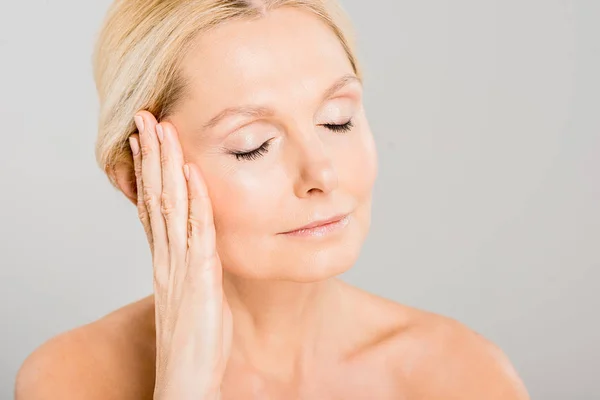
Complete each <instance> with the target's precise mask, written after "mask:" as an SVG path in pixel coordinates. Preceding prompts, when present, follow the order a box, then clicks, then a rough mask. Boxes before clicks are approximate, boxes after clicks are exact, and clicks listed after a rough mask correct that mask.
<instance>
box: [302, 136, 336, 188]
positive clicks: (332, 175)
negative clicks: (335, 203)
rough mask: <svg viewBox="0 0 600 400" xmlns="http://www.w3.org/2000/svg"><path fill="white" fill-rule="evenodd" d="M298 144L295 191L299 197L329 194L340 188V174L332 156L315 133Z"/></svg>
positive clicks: (303, 137)
mask: <svg viewBox="0 0 600 400" xmlns="http://www.w3.org/2000/svg"><path fill="white" fill-rule="evenodd" d="M296 144H297V147H296V149H297V151H298V153H297V160H298V164H297V170H296V171H297V179H296V181H295V183H294V191H295V194H296V196H297V197H307V196H312V195H315V194H317V193H329V192H331V191H332V190H334V189H335V188H336V187H337V186H338V174H337V171H336V170H335V166H334V164H333V160H332V158H331V155H330V154H328V152H327V149H326V147H325V146H324V144H323V142H322V141H321V140H320V138H319V136H318V135H317V134H315V133H314V132H313V133H312V134H311V135H303V136H302V138H301V139H300V140H298V141H297V142H296Z"/></svg>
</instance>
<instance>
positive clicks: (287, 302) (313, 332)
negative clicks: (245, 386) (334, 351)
mask: <svg viewBox="0 0 600 400" xmlns="http://www.w3.org/2000/svg"><path fill="white" fill-rule="evenodd" d="M223 287H224V291H225V295H226V297H227V301H228V302H229V306H230V307H231V311H232V315H233V339H232V350H231V357H232V358H235V359H236V360H239V361H241V362H243V363H244V364H246V365H248V364H249V365H250V366H251V367H252V368H255V369H257V370H259V371H261V372H263V373H267V374H273V375H277V376H278V377H279V378H281V379H285V380H288V379H290V377H291V376H296V375H298V374H303V373H304V371H305V370H306V369H309V368H311V365H312V364H313V360H315V358H317V357H319V356H322V355H323V354H324V353H323V351H324V350H325V349H331V344H332V343H331V342H330V340H329V339H328V338H329V337H332V334H333V327H334V326H335V325H336V318H340V316H341V314H342V313H341V310H340V307H341V296H340V293H341V285H340V282H339V281H338V280H337V279H334V278H330V279H327V280H324V281H319V282H313V283H297V282H290V281H265V280H250V279H245V278H240V277H238V276H234V275H232V274H228V273H227V272H225V275H224V282H223ZM326 333H327V334H328V335H327V336H325V334H326ZM330 351H331V350H330Z"/></svg>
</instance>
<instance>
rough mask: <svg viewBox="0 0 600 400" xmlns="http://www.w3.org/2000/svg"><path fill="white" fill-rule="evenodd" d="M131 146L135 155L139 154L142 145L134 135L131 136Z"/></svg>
mask: <svg viewBox="0 0 600 400" xmlns="http://www.w3.org/2000/svg"><path fill="white" fill-rule="evenodd" d="M129 146H130V147H131V152H132V153H133V155H134V156H137V155H138V154H139V153H140V146H139V145H138V141H137V139H136V138H134V137H131V136H130V137H129Z"/></svg>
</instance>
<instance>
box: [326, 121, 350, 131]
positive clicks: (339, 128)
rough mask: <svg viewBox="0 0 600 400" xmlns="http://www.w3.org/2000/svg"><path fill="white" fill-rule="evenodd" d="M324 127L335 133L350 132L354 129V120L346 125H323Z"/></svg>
mask: <svg viewBox="0 0 600 400" xmlns="http://www.w3.org/2000/svg"><path fill="white" fill-rule="evenodd" d="M322 126H324V127H325V128H327V129H329V130H332V131H334V132H348V131H349V130H350V129H352V127H353V126H354V124H353V123H352V120H349V121H348V122H346V123H345V124H339V125H337V124H323V125H322Z"/></svg>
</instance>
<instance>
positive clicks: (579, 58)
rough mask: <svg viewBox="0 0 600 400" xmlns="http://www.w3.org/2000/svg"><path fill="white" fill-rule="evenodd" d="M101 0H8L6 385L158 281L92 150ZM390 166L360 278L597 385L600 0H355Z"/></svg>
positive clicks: (2, 6) (529, 359) (570, 395)
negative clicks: (51, 347) (59, 339)
mask: <svg viewBox="0 0 600 400" xmlns="http://www.w3.org/2000/svg"><path fill="white" fill-rule="evenodd" d="M108 4H109V1H108V0H102V1H101V0H95V1H80V0H54V1H53V0H46V1H40V0H38V1H19V2H17V1H8V0H1V1H0V121H1V126H2V129H1V130H2V134H1V136H0V137H1V138H2V141H3V142H2V144H0V149H1V151H2V153H1V156H0V179H1V182H2V185H1V189H0V191H1V193H2V196H0V218H1V219H0V235H1V238H0V239H1V242H0V243H1V244H0V249H1V253H0V257H1V259H0V261H1V262H2V264H3V266H2V269H1V271H2V272H1V274H2V276H1V277H0V278H1V279H0V307H1V314H0V317H1V318H2V322H3V328H2V349H1V351H2V359H1V363H0V398H2V399H5V398H6V399H9V398H12V390H13V384H14V377H15V373H16V371H17V368H18V366H19V365H20V363H21V362H22V361H23V360H24V358H25V356H26V355H27V354H28V353H30V352H31V351H32V350H33V349H34V348H35V347H37V346H38V345H40V344H41V343H42V342H43V341H45V340H46V339H48V338H50V337H51V336H53V335H55V334H57V333H59V332H62V331H64V330H67V329H70V328H73V327H75V326H78V325H81V324H84V323H87V322H90V321H92V320H94V319H96V318H98V317H100V316H102V315H104V314H106V313H107V312H109V311H111V310H113V309H115V308H118V307H120V306H122V305H124V304H126V303H128V302H131V301H134V300H136V299H138V298H140V297H143V296H145V295H147V294H149V293H150V292H151V290H152V284H151V262H150V255H149V252H148V248H147V244H146V239H145V236H144V233H143V230H142V227H141V225H140V224H139V221H138V219H137V215H136V210H135V208H134V207H133V205H131V204H130V203H129V202H128V201H126V199H125V197H124V196H122V195H121V194H120V193H117V192H116V191H113V190H112V189H111V187H110V186H109V184H108V182H107V181H106V180H105V178H104V177H103V175H102V172H101V171H100V170H99V169H97V167H96V166H95V163H94V160H93V148H94V140H95V134H96V131H95V129H96V126H95V122H96V116H97V101H96V97H95V96H96V95H95V91H94V86H93V81H92V75H91V74H92V72H91V61H90V57H91V51H92V44H93V41H94V35H95V32H96V31H97V29H98V28H99V24H100V22H101V19H102V18H103V16H104V12H105V11H106V9H107V7H108ZM343 4H345V6H346V8H347V10H348V11H349V13H350V15H351V17H352V18H353V20H354V23H355V26H356V29H357V31H358V35H359V45H360V48H359V54H360V56H361V59H362V62H363V65H364V68H365V73H366V104H365V105H366V108H367V113H368V115H369V117H370V122H371V125H372V128H373V131H374V134H375V136H376V141H377V146H378V152H379V160H380V174H379V180H378V181H377V184H376V187H375V197H374V200H375V203H374V210H373V226H372V231H371V235H370V237H369V239H368V240H367V243H366V245H365V248H364V250H363V253H362V255H361V258H360V260H359V263H358V264H357V265H356V267H355V268H354V269H353V270H351V271H350V272H348V273H347V274H345V276H344V277H345V279H346V280H347V281H349V282H351V283H353V284H356V285H358V286H360V287H363V288H365V289H367V290H370V291H372V292H375V293H377V294H379V295H382V296H385V297H389V298H392V299H394V300H397V301H399V302H403V303H406V304H410V305H414V306H417V307H420V308H425V309H428V310H432V311H435V312H439V313H442V314H445V315H449V316H452V317H454V318H456V319H458V320H460V321H462V322H464V323H466V324H467V325H468V326H470V327H471V328H473V329H475V330H477V331H479V332H480V333H482V334H484V335H485V336H486V337H488V338H489V339H491V340H493V341H494V342H496V343H497V344H498V345H499V346H500V347H502V348H503V349H504V351H505V352H506V353H507V354H508V356H509V357H510V359H511V360H512V361H513V363H514V365H515V366H516V368H517V370H518V371H519V373H520V375H521V376H522V378H523V379H524V381H525V383H526V385H527V386H528V388H529V390H530V392H531V395H532V398H534V399H546V400H550V399H557V400H575V399H589V400H592V399H600V387H599V385H600V384H599V382H600V381H599V380H598V375H599V373H600V343H599V341H600V322H599V320H598V319H599V315H600V313H599V312H598V306H599V305H600V300H599V294H598V293H599V289H600V285H599V281H600V272H599V270H600V117H599V115H600V112H599V111H600V110H599V108H600V101H599V93H600V79H599V77H598V74H599V71H600V46H599V37H600V28H599V25H598V21H599V20H600V2H599V1H594V0H589V1H584V0H582V1H575V0H573V1H568V0H562V1H558V0H539V1H534V0H519V1H517V0H498V1H490V0H485V1H484V0H472V1H468V0H453V1H441V0H438V1H410V2H409V1H398V0H377V1H364V0H353V1H351V0H346V1H344V3H343Z"/></svg>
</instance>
